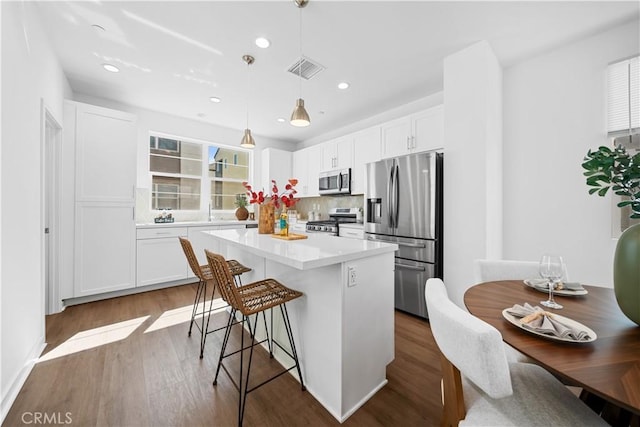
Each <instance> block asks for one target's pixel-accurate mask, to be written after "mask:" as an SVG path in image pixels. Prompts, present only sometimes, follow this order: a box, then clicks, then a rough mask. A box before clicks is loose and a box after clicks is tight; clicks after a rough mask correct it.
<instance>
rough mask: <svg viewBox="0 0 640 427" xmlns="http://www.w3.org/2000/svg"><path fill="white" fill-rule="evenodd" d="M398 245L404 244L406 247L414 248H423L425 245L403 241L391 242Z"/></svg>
mask: <svg viewBox="0 0 640 427" xmlns="http://www.w3.org/2000/svg"><path fill="white" fill-rule="evenodd" d="M393 243H395V244H396V245H398V246H405V247H407V248H415V249H424V248H426V247H427V245H425V244H424V243H422V244H420V243H403V242H393Z"/></svg>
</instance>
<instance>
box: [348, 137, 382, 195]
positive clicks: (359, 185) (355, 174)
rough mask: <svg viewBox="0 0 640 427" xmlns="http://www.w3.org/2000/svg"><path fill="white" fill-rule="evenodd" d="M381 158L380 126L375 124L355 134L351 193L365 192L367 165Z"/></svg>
mask: <svg viewBox="0 0 640 427" xmlns="http://www.w3.org/2000/svg"><path fill="white" fill-rule="evenodd" d="M378 160H380V126H374V127H372V128H368V129H365V130H362V131H360V132H356V133H354V134H353V168H352V170H351V194H364V192H365V179H366V171H365V165H366V164H367V163H371V162H377V161H378Z"/></svg>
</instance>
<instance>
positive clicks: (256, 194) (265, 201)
mask: <svg viewBox="0 0 640 427" xmlns="http://www.w3.org/2000/svg"><path fill="white" fill-rule="evenodd" d="M297 184H298V180H297V179H295V178H291V179H290V180H289V181H288V182H287V184H285V186H284V190H283V191H282V192H280V191H279V189H278V184H277V183H276V181H275V180H273V179H272V180H271V193H270V194H269V193H266V192H265V191H262V190H261V191H254V189H253V187H252V186H251V185H249V183H247V182H243V183H242V185H243V186H244V188H245V189H246V190H247V196H249V203H251V204H257V205H258V206H259V207H260V208H259V210H258V212H259V214H258V233H260V234H272V233H273V229H274V223H275V210H276V209H279V208H280V206H284V207H285V208H287V209H288V208H292V207H293V206H295V204H296V203H297V202H298V200H299V199H296V198H295V195H296V194H297V191H296V185H297Z"/></svg>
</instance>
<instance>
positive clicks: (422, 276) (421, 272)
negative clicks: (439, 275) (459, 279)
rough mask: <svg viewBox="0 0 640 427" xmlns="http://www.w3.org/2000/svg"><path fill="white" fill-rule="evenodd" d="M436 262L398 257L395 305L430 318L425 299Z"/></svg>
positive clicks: (399, 308) (400, 308)
mask: <svg viewBox="0 0 640 427" xmlns="http://www.w3.org/2000/svg"><path fill="white" fill-rule="evenodd" d="M434 267H435V266H434V264H429V263H426V262H420V261H410V260H406V259H398V258H396V266H395V307H396V308H397V309H398V310H402V311H406V312H408V313H411V314H415V315H416V316H420V317H424V318H425V319H428V318H429V316H428V314H427V304H426V303H425V300H424V286H425V284H426V283H427V279H430V278H432V277H434Z"/></svg>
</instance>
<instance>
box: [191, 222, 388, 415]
mask: <svg viewBox="0 0 640 427" xmlns="http://www.w3.org/2000/svg"><path fill="white" fill-rule="evenodd" d="M203 233H205V234H206V235H208V236H209V238H210V243H211V246H210V250H212V251H214V252H218V253H220V254H221V255H222V256H224V257H225V258H227V259H237V260H238V261H240V262H241V263H242V264H244V265H246V266H249V267H251V268H252V269H253V271H251V272H250V273H245V275H243V277H242V279H243V283H249V281H254V280H259V279H263V278H267V277H271V278H274V279H277V280H279V281H280V282H282V283H283V284H284V285H286V286H288V287H290V288H292V289H295V290H298V291H300V292H303V293H304V296H303V297H302V298H299V299H296V300H294V301H292V302H290V303H288V304H287V308H288V311H289V318H290V320H291V324H292V329H293V334H294V340H295V343H296V348H297V350H298V356H299V359H300V364H301V367H302V375H303V376H304V381H305V386H306V387H307V390H308V391H309V393H311V394H312V395H313V396H314V397H315V398H316V399H317V400H318V401H319V402H320V403H321V404H322V405H323V406H324V407H325V408H326V409H327V410H328V411H329V412H330V413H331V414H332V415H333V416H334V417H335V418H336V419H337V420H338V421H340V422H342V421H344V420H346V419H347V418H348V417H349V416H350V415H351V414H352V413H354V412H355V411H356V410H357V409H358V408H359V407H360V406H362V405H363V404H364V403H365V402H366V401H367V400H368V399H369V398H370V397H371V396H373V395H374V394H375V393H376V392H377V391H378V390H379V389H380V388H381V387H383V386H384V385H385V384H386V383H387V379H386V366H387V365H388V364H389V363H390V362H391V361H392V360H393V358H394V336H393V334H394V291H393V286H394V285H393V283H394V272H393V269H394V252H395V251H396V249H397V245H395V244H388V243H382V242H372V241H367V240H356V239H345V238H340V237H335V236H326V235H321V234H310V235H309V236H308V239H304V240H280V239H276V238H274V237H272V236H270V235H268V234H258V232H257V230H255V229H244V230H219V231H205V232H203ZM273 316H274V331H273V334H274V336H275V337H276V339H278V341H279V342H280V343H285V342H287V339H286V333H285V331H284V326H283V324H282V323H281V319H280V318H279V311H274V312H273ZM261 334H264V331H263V330H260V328H258V336H259V337H258V338H260V335H261ZM276 348H277V347H276ZM276 358H277V359H278V360H281V363H283V365H285V366H290V363H291V361H290V359H289V358H288V357H287V356H286V355H284V353H283V352H280V353H276ZM291 372H292V374H293V375H296V374H295V373H294V372H293V371H291Z"/></svg>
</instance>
